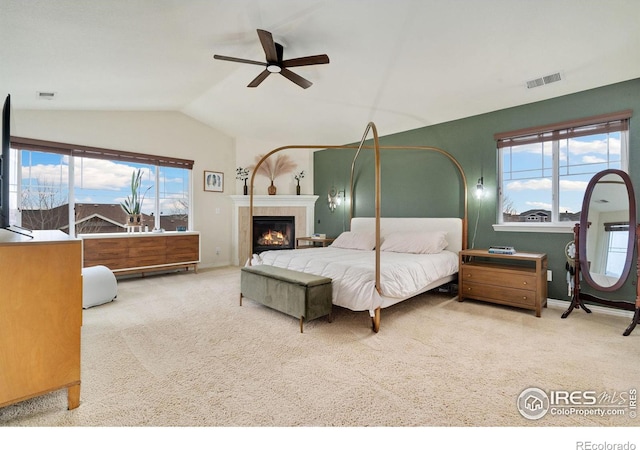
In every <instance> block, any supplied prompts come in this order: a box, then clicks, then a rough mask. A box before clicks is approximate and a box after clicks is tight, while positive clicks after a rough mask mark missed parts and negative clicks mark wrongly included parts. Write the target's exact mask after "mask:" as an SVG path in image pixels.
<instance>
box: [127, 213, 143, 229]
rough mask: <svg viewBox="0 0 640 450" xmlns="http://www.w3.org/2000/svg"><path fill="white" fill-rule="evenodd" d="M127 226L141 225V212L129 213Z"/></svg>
mask: <svg viewBox="0 0 640 450" xmlns="http://www.w3.org/2000/svg"><path fill="white" fill-rule="evenodd" d="M127 226H128V227H142V214H129V216H128V217H127Z"/></svg>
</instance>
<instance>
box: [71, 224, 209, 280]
mask: <svg viewBox="0 0 640 450" xmlns="http://www.w3.org/2000/svg"><path fill="white" fill-rule="evenodd" d="M80 237H81V238H82V242H83V248H84V257H83V258H84V259H83V267H91V266H99V265H102V266H107V267H108V268H109V269H111V271H112V272H113V273H114V274H115V275H116V276H117V275H122V274H131V273H145V272H152V271H161V270H169V269H175V268H185V269H187V270H189V268H191V267H192V268H193V269H194V271H197V267H198V263H199V262H200V233H198V232H195V231H166V232H164V233H152V232H151V233H100V234H82V235H80Z"/></svg>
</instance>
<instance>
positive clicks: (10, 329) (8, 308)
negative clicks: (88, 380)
mask: <svg viewBox="0 0 640 450" xmlns="http://www.w3.org/2000/svg"><path fill="white" fill-rule="evenodd" d="M33 236H34V238H33V239H30V238H28V237H26V236H22V235H19V234H16V233H12V232H10V231H7V230H4V229H0V289H1V290H2V293H1V294H0V407H2V406H6V405H10V404H12V403H16V402H19V401H22V400H26V399H28V398H31V397H35V396H38V395H42V394H46V393H48V392H51V391H55V390H58V389H64V388H66V389H67V402H68V408H69V409H73V408H76V407H77V406H78V405H79V404H80V333H81V327H82V242H81V241H80V239H71V238H69V236H67V235H66V234H64V233H63V232H61V231H34V232H33Z"/></svg>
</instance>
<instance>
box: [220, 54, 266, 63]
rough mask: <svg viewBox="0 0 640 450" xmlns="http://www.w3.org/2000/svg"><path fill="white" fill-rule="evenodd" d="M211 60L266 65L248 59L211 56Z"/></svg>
mask: <svg viewBox="0 0 640 450" xmlns="http://www.w3.org/2000/svg"><path fill="white" fill-rule="evenodd" d="M213 59H220V60H222V61H231V62H238V63H245V64H255V65H256V66H266V65H267V64H266V63H264V62H260V61H252V60H250V59H242V58H234V57H232V56H222V55H213Z"/></svg>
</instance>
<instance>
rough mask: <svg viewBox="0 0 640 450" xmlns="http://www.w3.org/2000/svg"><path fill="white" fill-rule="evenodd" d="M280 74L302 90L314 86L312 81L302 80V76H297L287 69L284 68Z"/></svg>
mask: <svg viewBox="0 0 640 450" xmlns="http://www.w3.org/2000/svg"><path fill="white" fill-rule="evenodd" d="M280 74H281V75H282V76H284V77H285V78H288V79H289V80H291V81H293V82H294V83H295V84H297V85H298V86H300V87H301V88H302V89H306V88H308V87H309V86H311V85H312V84H313V83H312V82H311V81H309V80H306V79H304V78H302V77H301V76H300V75H298V74H295V73H293V72H292V71H290V70H289V69H285V68H284V67H283V68H282V71H281V72H280Z"/></svg>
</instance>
